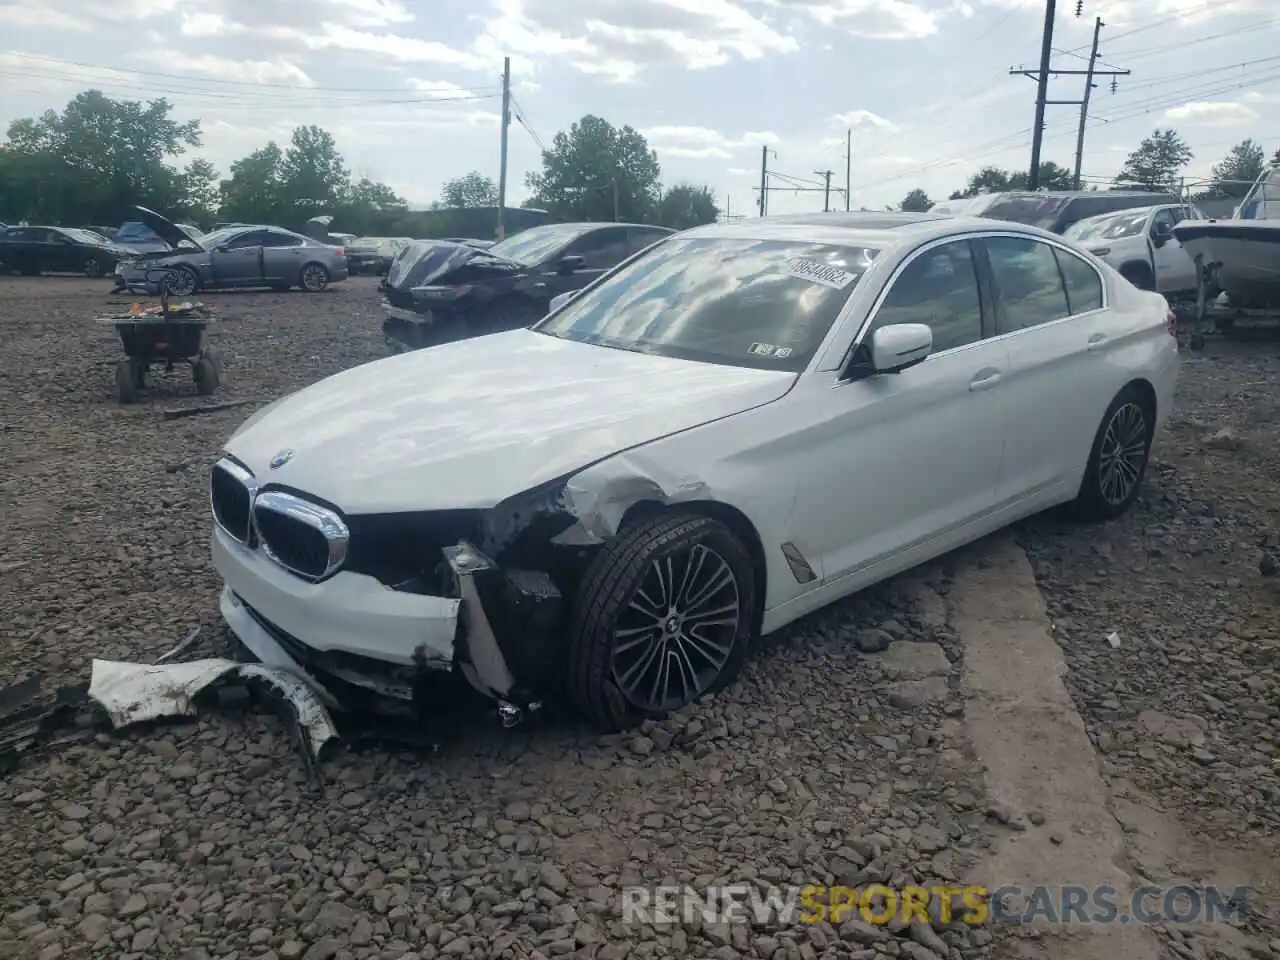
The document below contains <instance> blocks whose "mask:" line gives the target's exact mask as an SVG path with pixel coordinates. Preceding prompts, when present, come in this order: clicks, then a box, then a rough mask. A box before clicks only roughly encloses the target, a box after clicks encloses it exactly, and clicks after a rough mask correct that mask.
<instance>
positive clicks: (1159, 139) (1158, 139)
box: [1116, 127, 1194, 193]
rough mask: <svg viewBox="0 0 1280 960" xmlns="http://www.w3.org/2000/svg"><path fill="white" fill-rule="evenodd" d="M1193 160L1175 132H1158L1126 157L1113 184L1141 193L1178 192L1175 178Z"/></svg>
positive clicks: (1170, 129)
mask: <svg viewBox="0 0 1280 960" xmlns="http://www.w3.org/2000/svg"><path fill="white" fill-rule="evenodd" d="M1193 156H1194V154H1193V153H1192V152H1191V148H1190V147H1189V146H1187V144H1186V143H1185V141H1183V139H1182V138H1181V137H1180V136H1178V131H1176V130H1174V129H1173V128H1172V127H1170V128H1169V129H1167V130H1160V129H1157V130H1156V131H1155V132H1154V133H1152V134H1151V136H1149V137H1146V138H1144V139H1143V141H1142V142H1141V143H1140V144H1138V149H1136V150H1134V151H1133V153H1131V154H1129V156H1128V158H1127V159H1126V160H1125V162H1124V166H1123V167H1122V168H1121V170H1120V174H1119V176H1117V177H1116V181H1117V182H1118V183H1119V182H1123V183H1124V184H1126V185H1129V184H1132V185H1133V186H1135V187H1139V188H1141V189H1143V190H1155V191H1159V192H1162V193H1163V192H1169V191H1174V190H1177V188H1178V175H1179V174H1180V173H1181V172H1182V170H1183V169H1184V168H1185V167H1186V165H1187V164H1188V163H1190V162H1191V158H1192V157H1193Z"/></svg>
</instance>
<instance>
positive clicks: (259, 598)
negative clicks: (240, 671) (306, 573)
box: [213, 527, 560, 725]
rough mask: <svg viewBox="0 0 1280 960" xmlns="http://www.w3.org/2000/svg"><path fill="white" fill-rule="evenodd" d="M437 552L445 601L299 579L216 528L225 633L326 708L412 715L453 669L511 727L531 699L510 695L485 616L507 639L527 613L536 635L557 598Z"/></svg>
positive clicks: (476, 555) (539, 586)
mask: <svg viewBox="0 0 1280 960" xmlns="http://www.w3.org/2000/svg"><path fill="white" fill-rule="evenodd" d="M442 555H443V560H444V561H445V562H446V563H447V564H448V567H449V569H450V570H451V572H452V574H453V585H454V590H453V592H454V594H455V596H452V597H439V596H426V595H422V594H417V593H409V592H403V591H399V590H393V589H391V588H390V587H387V586H385V585H384V584H382V583H381V582H379V581H378V580H376V579H374V578H373V577H370V576H365V575H363V574H358V573H352V572H349V571H344V572H339V573H338V574H336V575H335V576H333V577H331V578H330V579H328V580H324V581H322V582H320V583H311V582H307V581H304V580H301V579H299V578H297V577H295V576H293V575H292V574H290V573H288V572H286V571H285V570H284V569H282V568H281V567H279V566H277V565H276V564H275V563H274V562H272V561H271V560H270V559H269V558H268V557H266V556H265V555H264V554H263V553H262V552H261V551H259V550H256V549H249V548H246V547H244V546H242V545H241V544H240V543H238V542H237V541H235V540H233V539H232V538H231V537H229V536H228V535H227V534H225V533H224V532H223V531H222V530H221V529H218V528H216V527H215V529H214V533H213V560H214V566H215V567H216V568H217V569H218V572H219V573H220V574H221V575H222V578H223V581H224V583H225V587H224V589H223V592H222V597H221V602H220V609H221V612H222V616H223V619H224V620H225V621H226V622H227V625H228V626H229V627H230V628H231V630H232V632H233V633H235V635H236V637H237V638H238V639H239V640H240V642H241V643H243V644H244V646H245V647H247V648H248V649H249V651H250V652H252V653H253V654H254V656H256V657H257V658H258V659H259V660H261V661H262V662H263V663H264V664H267V665H269V666H273V667H279V668H282V669H286V670H290V671H292V672H294V673H295V674H297V675H298V676H300V677H302V678H304V679H305V680H306V681H307V682H308V683H309V684H310V685H311V686H312V687H313V689H315V690H316V692H317V693H318V694H319V695H320V696H321V697H322V699H323V700H324V701H325V702H326V704H328V705H329V706H330V707H335V708H338V709H351V710H359V709H369V710H373V711H375V712H380V713H392V714H400V715H416V714H417V713H418V709H417V708H418V707H420V706H421V705H422V702H423V699H424V698H426V697H429V696H430V692H429V687H430V683H431V682H432V681H433V680H438V679H439V678H440V677H441V675H442V674H444V673H446V672H451V671H452V670H453V669H454V668H455V667H456V668H457V669H458V670H459V671H460V672H461V673H462V675H463V676H464V677H465V678H466V679H467V681H468V682H469V683H470V684H471V685H472V686H473V687H474V688H475V689H477V690H478V691H480V692H481V693H483V694H485V695H486V696H489V697H491V698H493V699H495V700H496V701H498V706H499V715H500V717H501V718H502V720H503V722H504V723H505V724H508V725H509V724H511V723H515V722H519V720H520V719H521V718H522V715H523V711H524V710H525V709H530V708H535V709H536V701H534V700H533V699H532V697H530V696H528V695H526V694H524V693H522V692H520V691H518V690H517V683H516V678H515V677H514V676H513V674H512V669H511V666H510V665H509V663H508V659H507V657H506V656H505V655H504V653H503V649H502V646H501V645H500V643H499V639H498V636H497V634H495V619H496V620H497V623H498V628H499V631H503V628H504V627H505V628H506V629H505V631H503V632H506V633H507V635H508V640H509V642H510V640H511V639H514V637H512V633H513V629H512V628H513V627H515V626H517V625H516V620H518V619H526V616H525V615H526V614H529V613H530V611H532V612H533V614H534V615H533V616H532V617H528V619H529V626H530V627H531V628H533V627H534V626H535V625H536V623H537V622H541V623H542V624H543V627H544V631H545V628H546V626H547V620H548V618H547V616H546V615H545V613H544V610H545V608H546V607H548V606H549V605H550V606H554V607H555V610H554V612H553V616H554V615H558V601H559V599H560V597H559V593H558V591H555V589H554V587H550V586H549V584H548V583H541V582H539V583H533V584H529V585H528V586H527V587H526V589H524V590H520V589H519V588H518V587H517V586H516V585H515V583H514V582H513V581H511V580H510V579H509V578H508V577H507V576H506V575H504V574H503V573H502V572H500V571H499V570H498V569H497V568H496V566H495V565H494V563H493V562H492V561H491V560H490V559H489V558H488V557H486V556H484V554H482V553H481V552H480V551H479V550H478V549H476V548H475V547H474V546H473V545H471V544H469V543H466V542H461V543H458V544H455V545H453V546H449V547H446V548H444V549H443V550H442ZM548 588H549V589H548ZM486 594H487V595H488V597H489V600H488V603H489V604H490V606H494V607H500V608H501V609H498V610H495V613H496V614H497V617H496V618H493V617H491V616H490V614H489V612H488V611H487V610H486V601H485V600H484V599H482V595H486ZM522 601H526V602H525V603H524V604H523V605H522ZM537 614H543V615H542V616H538V615H537Z"/></svg>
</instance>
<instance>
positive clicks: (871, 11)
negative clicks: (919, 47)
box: [765, 0, 963, 40]
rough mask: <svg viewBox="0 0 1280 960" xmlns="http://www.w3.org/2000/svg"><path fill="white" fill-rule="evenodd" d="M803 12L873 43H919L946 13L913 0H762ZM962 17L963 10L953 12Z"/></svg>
mask: <svg viewBox="0 0 1280 960" xmlns="http://www.w3.org/2000/svg"><path fill="white" fill-rule="evenodd" d="M765 2H766V3H768V4H769V5H770V6H777V7H787V8H790V9H793V10H798V11H802V12H804V13H806V14H808V15H809V16H810V17H812V18H813V19H814V20H816V21H818V23H820V24H822V25H823V26H824V27H834V28H835V29H838V30H843V31H845V32H847V33H850V34H852V35H853V36H855V37H865V38H867V39H873V40H918V39H920V38H921V37H929V36H932V35H933V34H935V33H937V32H938V24H939V23H940V22H941V20H942V19H943V17H944V16H945V15H946V13H947V12H948V11H947V10H945V9H938V8H933V7H930V6H929V5H927V4H925V3H922V2H914V0H765ZM956 12H957V13H961V14H963V10H962V9H960V8H957V9H956Z"/></svg>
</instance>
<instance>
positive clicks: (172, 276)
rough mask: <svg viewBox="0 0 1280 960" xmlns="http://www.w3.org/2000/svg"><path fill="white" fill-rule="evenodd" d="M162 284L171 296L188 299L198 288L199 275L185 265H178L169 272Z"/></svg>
mask: <svg viewBox="0 0 1280 960" xmlns="http://www.w3.org/2000/svg"><path fill="white" fill-rule="evenodd" d="M164 282H165V285H166V286H167V287H168V288H169V293H170V294H172V295H173V296H175V297H189V296H191V294H193V293H195V292H196V290H197V289H198V288H199V286H200V275H199V274H197V273H196V272H195V271H194V270H192V269H191V268H190V267H188V266H186V265H185V264H179V265H178V266H176V267H173V268H171V269H170V270H169V273H168V274H167V275H166V276H165V278H164Z"/></svg>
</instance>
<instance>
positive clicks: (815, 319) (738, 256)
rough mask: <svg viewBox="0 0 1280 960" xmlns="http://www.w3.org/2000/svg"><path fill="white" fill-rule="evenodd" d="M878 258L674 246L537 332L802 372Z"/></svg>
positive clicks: (776, 248) (733, 243) (783, 246)
mask: <svg viewBox="0 0 1280 960" xmlns="http://www.w3.org/2000/svg"><path fill="white" fill-rule="evenodd" d="M877 252H878V251H876V250H868V249H864V248H861V247H845V246H836V245H833V244H825V243H814V242H805V241H796V240H738V239H724V238H719V237H708V238H703V239H689V240H674V241H673V240H668V241H667V242H666V243H663V244H662V245H661V246H658V247H656V248H653V249H651V250H650V251H649V252H648V253H646V254H644V255H643V256H641V257H640V258H639V259H638V260H636V261H634V262H632V263H631V264H630V265H628V266H626V267H624V268H623V269H622V270H620V271H619V272H618V273H615V274H613V275H612V276H611V277H609V278H608V279H607V280H605V281H604V282H603V283H601V284H600V285H598V286H596V287H594V288H592V289H591V290H588V291H587V292H585V293H582V294H580V295H579V296H578V297H576V298H575V299H573V300H571V301H570V302H569V303H568V304H566V305H565V306H564V307H562V308H561V309H560V310H559V311H557V312H556V313H553V314H552V315H551V316H549V317H547V318H546V319H545V320H543V321H542V322H541V323H540V324H538V325H537V326H536V327H534V329H535V330H537V331H539V332H540V333H545V334H549V335H550V336H553V337H562V338H564V339H566V340H579V341H582V342H583V343H595V344H600V345H602V346H606V347H614V348H617V349H620V350H631V351H634V352H637V353H652V354H657V355H659V356H664V357H680V358H683V359H686V360H701V361H704V362H707V363H719V364H726V365H729V366H736V367H754V368H757V369H762V370H787V371H790V372H793V373H795V372H799V371H801V370H803V369H804V368H805V366H806V365H807V364H808V363H809V361H810V360H811V359H812V358H813V355H814V353H815V352H816V351H817V349H818V347H819V345H820V344H821V343H822V340H823V338H824V337H825V336H826V335H827V331H828V330H830V329H831V325H832V324H833V323H834V322H835V319H836V317H837V316H838V315H839V314H840V309H841V308H842V307H843V306H844V304H845V301H846V300H848V299H849V295H850V294H851V293H852V292H853V290H854V287H855V286H856V285H857V282H858V280H859V278H861V276H862V275H863V273H864V272H865V271H866V269H867V268H868V267H869V266H870V265H871V261H872V260H873V259H874V258H875V256H876V254H877Z"/></svg>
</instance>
